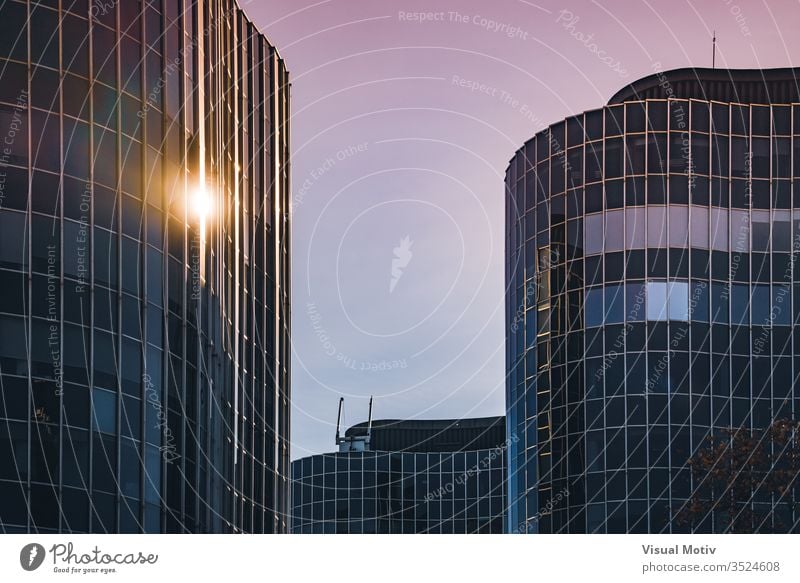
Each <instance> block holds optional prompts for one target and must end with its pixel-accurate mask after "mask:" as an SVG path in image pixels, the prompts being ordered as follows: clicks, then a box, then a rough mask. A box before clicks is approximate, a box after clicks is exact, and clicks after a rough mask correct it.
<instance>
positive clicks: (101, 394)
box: [92, 389, 117, 433]
mask: <svg viewBox="0 0 800 583" xmlns="http://www.w3.org/2000/svg"><path fill="white" fill-rule="evenodd" d="M92 427H93V428H94V429H95V430H96V431H102V432H104V433H115V432H116V430H117V395H116V394H115V393H112V392H110V391H104V390H102V389H95V390H94V391H93V392H92Z"/></svg>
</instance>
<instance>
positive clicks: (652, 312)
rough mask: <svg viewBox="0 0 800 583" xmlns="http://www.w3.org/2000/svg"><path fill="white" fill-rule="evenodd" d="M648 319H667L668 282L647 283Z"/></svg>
mask: <svg viewBox="0 0 800 583" xmlns="http://www.w3.org/2000/svg"><path fill="white" fill-rule="evenodd" d="M647 319H648V320H666V319H667V283H666V282H663V281H650V282H648V283H647Z"/></svg>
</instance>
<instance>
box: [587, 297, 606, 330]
mask: <svg viewBox="0 0 800 583" xmlns="http://www.w3.org/2000/svg"><path fill="white" fill-rule="evenodd" d="M585 312H586V326H587V328H588V327H591V326H602V325H603V288H601V287H595V288H591V289H588V290H586V306H585Z"/></svg>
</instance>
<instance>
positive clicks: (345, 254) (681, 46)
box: [241, 0, 800, 458]
mask: <svg viewBox="0 0 800 583" xmlns="http://www.w3.org/2000/svg"><path fill="white" fill-rule="evenodd" d="M241 4H242V7H243V8H244V9H245V11H246V12H247V14H248V15H249V16H250V18H251V19H252V20H253V21H254V22H255V23H256V24H257V25H258V27H259V28H260V29H261V30H262V31H263V32H264V33H265V34H266V35H267V37H268V38H269V39H270V41H271V42H272V43H273V44H274V45H275V46H277V47H278V49H279V51H280V53H281V55H282V56H283V57H284V59H285V60H286V62H287V64H288V67H289V70H290V73H291V77H292V84H293V89H292V96H293V105H292V109H293V119H292V124H293V125H292V145H293V159H292V169H293V190H294V192H293V200H294V223H293V229H294V233H293V244H294V249H293V270H294V273H293V285H294V289H293V312H294V314H293V318H294V319H293V344H294V349H295V356H294V362H293V367H294V368H293V386H292V389H293V402H294V409H293V428H292V430H293V442H294V445H293V451H292V457H293V458H297V457H302V456H305V455H308V454H310V453H318V452H322V451H331V450H333V449H334V446H333V435H334V426H333V425H334V424H335V420H336V406H337V401H338V398H339V396H345V398H346V415H347V417H346V423H347V425H350V424H353V423H357V422H359V421H362V420H363V419H364V418H365V416H366V410H367V402H366V398H368V396H369V395H370V394H374V395H375V397H376V400H375V417H376V418H387V417H392V418H411V417H421V418H447V417H462V416H463V417H467V416H482V415H499V414H502V413H503V411H504V382H505V380H504V363H505V352H504V346H503V337H504V331H503V329H504V325H503V290H504V281H503V280H504V275H503V229H504V225H503V204H504V202H503V175H504V171H505V167H506V164H507V163H508V160H509V159H510V158H511V156H512V155H513V153H514V151H515V150H516V149H517V148H518V147H519V146H520V145H521V144H522V143H523V142H524V141H525V140H527V139H528V138H530V137H531V136H532V135H533V134H534V133H536V132H537V131H539V130H541V129H542V128H543V127H545V126H546V125H548V124H550V123H553V122H556V121H558V120H560V119H562V118H564V117H566V116H568V115H571V114H573V113H578V112H580V111H583V110H586V109H594V108H597V107H600V106H602V105H603V104H604V103H605V102H606V101H607V100H608V98H609V97H610V96H611V95H612V94H613V93H614V92H616V91H617V90H618V89H619V88H621V87H622V86H624V85H626V84H627V83H629V82H632V81H634V80H636V79H638V78H640V77H643V76H646V75H648V74H651V73H652V72H654V68H655V66H656V63H659V64H660V68H661V69H664V70H667V69H670V68H678V67H687V66H701V67H706V66H710V64H711V31H712V29H716V31H717V39H718V52H717V66H718V67H732V68H768V67H788V66H792V65H793V64H794V65H797V64H798V63H797V60H794V61H793V59H792V57H791V56H792V55H798V54H800V37H798V35H797V26H798V24H800V5H799V4H798V3H797V2H796V1H794V0H791V1H790V0H781V1H770V2H769V3H767V2H763V1H762V2H744V1H743V0H732V1H730V2H728V1H726V0H719V1H710V0H708V1H703V2H699V1H697V2H685V1H669V2H667V1H660V2H622V1H613V2H612V1H605V2H587V1H579V2H569V3H564V4H562V3H556V2H547V1H540V2H528V1H526V0H496V1H493V2H491V3H490V2H485V1H484V2H478V1H476V0H469V1H463V0H462V1H455V0H449V1H437V2H431V1H428V2H423V1H415V2H404V1H388V2H387V1H383V2H375V1H374V0H373V1H368V0H324V1H313V0H254V1H251V2H246V1H244V0H243V1H242V2H241ZM416 13H424V14H421V15H420V14H416ZM404 241H405V242H404Z"/></svg>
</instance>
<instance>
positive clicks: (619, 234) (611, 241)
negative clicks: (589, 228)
mask: <svg viewBox="0 0 800 583" xmlns="http://www.w3.org/2000/svg"><path fill="white" fill-rule="evenodd" d="M623 217H624V211H622V210H615V211H608V212H607V213H606V252H609V251H622V250H623V249H624V248H625V229H624V227H623Z"/></svg>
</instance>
